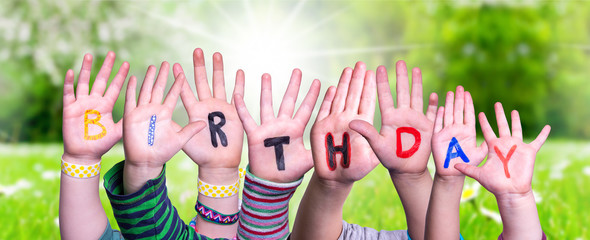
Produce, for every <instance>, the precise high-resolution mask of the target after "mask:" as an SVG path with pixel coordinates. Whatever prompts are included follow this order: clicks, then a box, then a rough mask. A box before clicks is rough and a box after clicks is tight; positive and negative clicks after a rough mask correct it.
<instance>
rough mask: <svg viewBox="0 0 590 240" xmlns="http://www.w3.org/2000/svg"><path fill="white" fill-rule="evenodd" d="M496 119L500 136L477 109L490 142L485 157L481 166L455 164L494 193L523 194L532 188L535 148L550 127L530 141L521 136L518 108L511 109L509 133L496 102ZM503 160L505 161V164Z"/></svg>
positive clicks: (506, 122)
mask: <svg viewBox="0 0 590 240" xmlns="http://www.w3.org/2000/svg"><path fill="white" fill-rule="evenodd" d="M494 109H495V110H496V119H497V122H498V129H499V133H500V137H499V138H498V137H496V135H495V133H494V130H492V127H491V126H490V124H489V122H488V120H487V118H486V116H485V114H483V113H480V115H479V122H480V124H481V129H482V132H483V135H484V138H485V141H486V142H487V144H488V146H489V152H488V160H487V161H486V162H485V164H484V165H483V166H481V167H475V166H471V165H464V164H457V165H455V168H457V170H459V171H461V172H463V173H465V175H467V176H469V177H472V178H474V179H475V180H477V181H478V182H479V183H480V184H481V185H482V186H483V187H485V188H486V189H487V190H488V191H490V192H492V193H493V194H495V195H501V194H524V193H528V192H530V191H531V190H532V188H531V180H532V177H533V170H534V166H535V157H536V155H537V152H538V151H539V149H540V148H541V146H542V145H543V143H545V140H546V139H547V136H548V135H549V132H550V131H551V128H550V127H549V126H545V127H544V128H543V130H542V131H541V133H539V135H538V136H537V138H536V139H535V140H534V141H533V142H531V143H530V144H526V143H524V142H523V140H522V127H521V125H520V116H519V115H518V111H516V110H514V111H512V113H511V114H512V134H511V133H510V128H509V126H508V121H507V120H506V116H505V115H504V109H503V108H502V104H500V103H496V105H495V106H494ZM505 163H506V164H505Z"/></svg>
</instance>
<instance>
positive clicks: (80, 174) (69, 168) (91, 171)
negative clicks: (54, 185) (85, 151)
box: [61, 158, 100, 178]
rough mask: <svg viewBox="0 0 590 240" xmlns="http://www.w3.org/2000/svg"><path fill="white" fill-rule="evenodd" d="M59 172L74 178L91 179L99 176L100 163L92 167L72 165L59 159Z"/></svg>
mask: <svg viewBox="0 0 590 240" xmlns="http://www.w3.org/2000/svg"><path fill="white" fill-rule="evenodd" d="M61 171H62V172H63V173H65V174H66V175H68V176H71V177H74V178H91V177H94V176H97V175H99V174H100V162H97V163H95V164H92V165H82V164H74V163H69V162H66V161H64V159H63V158H62V159H61Z"/></svg>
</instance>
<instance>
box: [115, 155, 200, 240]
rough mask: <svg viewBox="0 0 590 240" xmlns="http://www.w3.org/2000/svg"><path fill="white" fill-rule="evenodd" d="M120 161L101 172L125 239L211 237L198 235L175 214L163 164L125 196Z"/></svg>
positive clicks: (121, 163) (123, 162)
mask: <svg viewBox="0 0 590 240" xmlns="http://www.w3.org/2000/svg"><path fill="white" fill-rule="evenodd" d="M124 164H125V161H121V162H119V163H117V164H116V165H115V166H113V167H112V168H111V169H110V170H109V171H108V172H107V173H106V174H105V175H104V188H105V189H106V191H107V196H108V197H109V200H110V202H111V206H112V207H113V213H114V215H115V219H117V223H118V224H119V228H120V229H121V233H123V237H125V238H126V239H211V238H208V237H206V236H204V235H200V234H198V233H196V232H195V230H194V229H193V228H191V227H189V226H188V225H186V224H185V223H184V222H183V221H182V219H180V217H179V216H178V212H177V211H176V208H175V207H174V206H172V203H170V199H169V198H168V193H167V190H166V177H165V176H166V166H164V169H163V170H162V173H161V174H160V175H159V176H158V177H157V178H155V179H150V180H149V181H147V183H146V184H145V185H144V186H143V187H142V188H141V189H140V190H139V191H137V192H135V193H132V194H128V195H124V192H123V166H124Z"/></svg>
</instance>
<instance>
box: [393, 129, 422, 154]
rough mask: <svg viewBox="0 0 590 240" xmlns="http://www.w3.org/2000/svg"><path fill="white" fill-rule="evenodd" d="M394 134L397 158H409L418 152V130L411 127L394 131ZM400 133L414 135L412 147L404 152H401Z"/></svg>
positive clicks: (419, 139)
mask: <svg viewBox="0 0 590 240" xmlns="http://www.w3.org/2000/svg"><path fill="white" fill-rule="evenodd" d="M395 133H396V134H397V149H396V151H395V153H396V154H397V156H398V157H401V158H409V157H411V156H412V155H414V153H416V151H418V148H420V141H421V138H420V132H418V130H416V129H415V128H412V127H400V128H398V129H397V130H395ZM402 133H409V134H412V135H414V145H412V147H411V148H410V149H408V150H406V151H402Z"/></svg>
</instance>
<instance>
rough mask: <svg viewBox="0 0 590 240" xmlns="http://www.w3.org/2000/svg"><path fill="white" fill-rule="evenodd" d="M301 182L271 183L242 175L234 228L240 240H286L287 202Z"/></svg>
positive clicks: (251, 175)
mask: <svg viewBox="0 0 590 240" xmlns="http://www.w3.org/2000/svg"><path fill="white" fill-rule="evenodd" d="M302 180H303V178H300V179H299V180H296V181H293V182H288V183H277V182H271V181H268V180H265V179H262V178H259V177H257V176H255V175H254V174H253V173H251V172H250V171H249V168H248V169H247V171H246V177H245V181H244V194H243V198H244V200H243V201H242V202H243V204H242V212H241V214H240V223H239V226H238V235H239V236H240V238H241V239H260V238H263V239H287V237H288V236H289V201H290V200H291V197H292V196H293V194H294V193H295V190H297V187H298V186H299V185H300V184H301V182H302Z"/></svg>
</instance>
